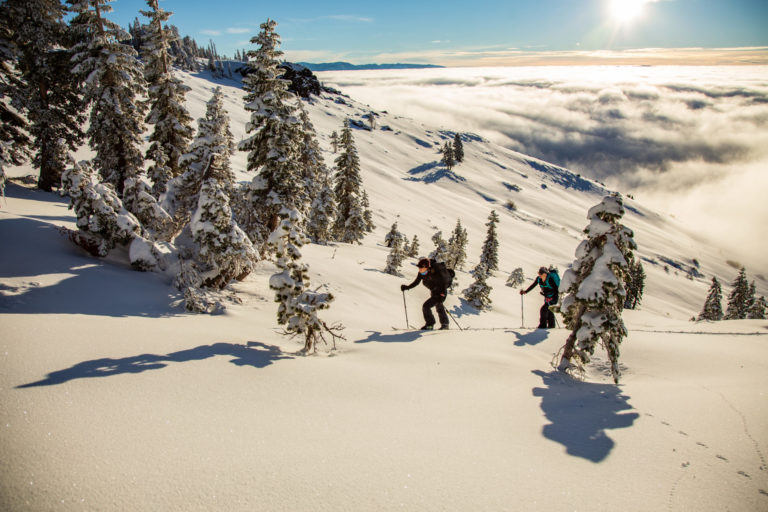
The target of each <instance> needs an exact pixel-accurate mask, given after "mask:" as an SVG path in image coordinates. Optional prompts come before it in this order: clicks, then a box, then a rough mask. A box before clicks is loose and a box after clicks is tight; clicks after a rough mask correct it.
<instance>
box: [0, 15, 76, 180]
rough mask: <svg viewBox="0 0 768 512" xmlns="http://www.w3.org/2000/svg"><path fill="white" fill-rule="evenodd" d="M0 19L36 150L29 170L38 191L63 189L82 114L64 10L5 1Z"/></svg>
mask: <svg viewBox="0 0 768 512" xmlns="http://www.w3.org/2000/svg"><path fill="white" fill-rule="evenodd" d="M3 10H4V12H3V15H4V16H6V15H7V16H9V18H8V19H7V20H6V22H7V24H8V25H7V26H8V27H9V28H11V37H12V38H13V40H14V41H15V44H16V47H17V48H18V50H19V59H18V69H19V70H20V71H21V75H22V78H23V80H24V81H23V84H24V86H23V87H21V88H20V89H19V91H18V92H19V94H20V98H21V101H22V103H23V105H24V107H25V109H26V113H27V118H28V119H29V123H30V124H29V133H30V135H31V136H32V138H33V147H34V150H35V155H34V159H33V161H32V165H33V166H34V167H36V168H37V169H39V171H40V173H39V178H38V183H37V185H38V188H40V189H42V190H48V191H50V190H52V188H53V187H58V186H59V185H60V183H61V174H62V172H64V168H65V167H66V166H67V159H68V154H69V151H74V150H75V149H77V148H78V147H79V146H80V144H81V143H82V141H83V137H84V133H83V131H82V128H81V127H82V125H83V124H84V122H85V114H84V111H85V108H84V107H83V104H82V100H81V97H80V94H79V88H80V83H79V81H78V80H77V78H76V77H75V76H73V75H72V74H71V73H70V72H69V71H70V68H71V63H70V60H71V58H72V54H71V53H70V52H69V51H68V50H66V49H65V47H66V45H67V43H68V42H67V25H66V24H65V22H64V5H63V4H62V3H61V2H60V1H59V0H6V2H4V4H3Z"/></svg>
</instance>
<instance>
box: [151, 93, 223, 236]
mask: <svg viewBox="0 0 768 512" xmlns="http://www.w3.org/2000/svg"><path fill="white" fill-rule="evenodd" d="M221 97H222V92H221V88H220V87H216V88H215V89H214V91H213V96H212V97H211V99H210V100H209V101H208V103H207V105H206V111H205V116H204V117H201V118H200V119H198V121H197V126H198V128H197V135H196V137H195V140H194V141H193V142H192V144H191V145H190V152H189V153H187V154H185V155H183V156H182V157H181V158H180V159H179V162H180V163H181V165H182V166H183V168H184V169H185V170H184V172H183V173H182V174H181V175H180V176H177V177H175V178H173V179H171V181H170V182H169V183H168V190H167V191H166V193H165V194H164V195H163V197H162V205H163V208H165V210H166V211H168V213H169V214H171V216H172V217H173V219H174V223H175V226H176V232H178V231H180V230H181V229H182V227H183V226H184V225H185V224H186V223H187V222H188V221H189V219H190V217H191V216H192V212H193V211H194V210H195V209H196V208H197V204H198V200H199V196H200V189H201V188H202V186H203V182H204V181H205V180H207V179H209V178H213V179H215V180H216V181H218V183H219V185H221V187H223V189H224V190H225V192H226V194H227V195H228V196H230V197H231V196H232V195H233V194H234V188H235V175H234V173H233V172H232V169H231V167H230V163H229V160H230V155H231V152H232V150H233V147H234V144H233V142H232V133H231V132H230V130H229V117H228V116H227V113H226V111H225V110H224V107H223V103H222V99H221Z"/></svg>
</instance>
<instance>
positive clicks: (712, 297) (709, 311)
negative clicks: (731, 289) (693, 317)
mask: <svg viewBox="0 0 768 512" xmlns="http://www.w3.org/2000/svg"><path fill="white" fill-rule="evenodd" d="M722 319H723V289H722V287H721V286H720V281H718V280H717V278H716V277H713V278H712V286H710V287H709V293H708V294H707V300H705V301H704V308H703V309H702V310H701V313H699V317H698V318H697V320H714V321H719V320H722Z"/></svg>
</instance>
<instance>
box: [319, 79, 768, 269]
mask: <svg viewBox="0 0 768 512" xmlns="http://www.w3.org/2000/svg"><path fill="white" fill-rule="evenodd" d="M319 76H320V79H321V80H322V81H323V82H324V83H325V84H326V85H330V86H333V87H336V88H339V89H341V90H342V91H343V92H344V93H347V94H349V95H350V96H352V97H353V98H355V99H356V100H358V101H362V102H364V103H368V104H369V105H370V106H371V108H373V109H375V110H386V111H388V112H389V113H391V114H397V115H402V116H407V117H412V118H414V119H417V120H424V121H429V122H430V123H437V124H440V125H442V127H444V128H445V129H448V130H456V131H462V132H464V131H466V132H474V133H477V134H480V135H482V136H484V137H486V138H488V139H490V140H492V141H494V142H497V143H499V144H501V145H503V146H505V147H508V148H511V149H514V150H516V151H519V152H521V153H525V154H528V155H532V156H535V157H537V158H541V159H543V160H546V161H549V162H552V163H555V164H558V165H562V166H564V167H567V168H569V169H571V170H573V171H575V172H578V173H581V174H583V175H585V176H588V177H591V178H595V179H598V180H600V181H602V182H604V183H605V184H606V185H608V186H609V187H611V188H613V189H615V190H618V191H620V192H622V193H624V194H632V195H633V196H634V197H635V199H637V200H639V201H641V202H642V203H643V204H646V205H649V206H652V207H655V208H657V209H659V210H661V211H663V212H667V213H669V214H672V215H674V216H675V217H676V218H677V219H678V220H680V221H681V222H683V223H685V224H687V225H688V226H690V228H691V230H693V231H695V232H699V233H700V234H701V235H702V236H704V237H705V238H708V239H710V240H712V243H714V244H716V245H718V246H721V247H725V248H732V249H733V252H732V253H731V254H737V255H741V256H742V259H743V264H745V265H747V266H748V270H749V266H750V265H751V266H752V268H753V269H754V270H755V271H759V272H768V263H766V262H768V258H766V256H765V255H766V253H767V252H768V236H766V231H768V229H766V225H768V67H765V66H718V67H702V66H674V67H673V66H653V67H643V66H561V67H515V68H442V69H423V70H397V71H355V72H325V73H319ZM729 252H730V251H729Z"/></svg>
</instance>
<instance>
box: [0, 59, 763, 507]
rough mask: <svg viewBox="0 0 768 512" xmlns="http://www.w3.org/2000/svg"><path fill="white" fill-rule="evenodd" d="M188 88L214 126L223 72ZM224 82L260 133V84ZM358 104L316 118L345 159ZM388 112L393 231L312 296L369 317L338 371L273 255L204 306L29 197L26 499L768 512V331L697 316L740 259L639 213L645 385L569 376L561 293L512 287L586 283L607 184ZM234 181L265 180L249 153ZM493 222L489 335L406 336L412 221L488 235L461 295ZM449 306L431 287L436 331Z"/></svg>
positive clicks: (319, 103) (10, 206)
mask: <svg viewBox="0 0 768 512" xmlns="http://www.w3.org/2000/svg"><path fill="white" fill-rule="evenodd" d="M181 75H182V76H183V77H184V80H185V81H186V83H187V84H188V85H190V86H191V87H192V91H191V92H190V93H189V95H188V97H187V98H188V108H189V110H190V111H191V113H192V115H193V116H194V117H199V116H201V115H202V113H203V111H204V105H205V101H207V100H208V99H209V97H210V95H211V88H212V87H213V86H214V85H215V83H214V81H211V80H210V79H209V77H207V76H206V75H194V76H192V75H186V74H181ZM218 83H219V84H220V85H222V86H223V87H224V88H225V94H226V105H227V108H228V110H229V112H230V114H231V121H232V125H231V126H232V130H233V132H234V133H235V135H236V137H237V138H239V137H242V136H243V135H244V125H245V122H246V120H247V117H248V116H247V114H246V112H245V111H244V110H243V109H242V100H241V98H242V91H240V90H239V89H238V88H237V84H236V83H235V82H232V81H229V80H219V81H218ZM342 99H343V101H344V103H340V102H338V100H339V97H337V96H327V97H323V98H320V99H316V100H314V101H313V103H312V104H310V105H308V110H309V111H310V115H311V117H312V121H313V123H314V125H315V128H316V129H317V131H318V133H319V136H320V141H321V145H322V146H323V148H324V149H325V150H326V153H325V158H326V162H327V163H328V164H332V160H333V154H332V153H331V152H330V142H329V136H330V133H331V132H332V131H333V130H337V131H338V130H340V128H341V124H342V121H343V119H344V118H345V117H350V118H352V119H357V120H362V116H363V115H365V114H368V113H369V111H370V109H368V108H367V107H366V106H364V105H360V104H357V103H355V102H354V101H353V100H352V99H350V98H342ZM377 114H378V116H377V125H378V129H376V130H375V131H367V130H363V129H359V130H355V132H354V133H355V140H356V144H357V148H358V150H359V153H360V159H361V164H362V171H363V180H364V183H365V187H366V189H367V191H368V193H369V196H370V200H371V207H372V209H373V211H374V214H375V221H376V224H377V228H376V232H375V233H374V234H372V235H369V236H368V237H367V238H366V239H365V241H364V243H363V244H362V245H359V246H349V245H345V244H332V245H329V246H316V245H307V246H305V247H304V248H303V254H304V261H305V262H306V263H308V264H309V265H310V273H311V276H312V285H313V286H318V285H326V286H327V287H328V288H329V289H330V290H332V291H333V292H334V293H335V295H336V296H337V299H336V301H335V302H334V303H333V304H332V305H331V308H330V309H329V310H327V311H324V312H322V314H321V317H322V318H324V319H326V320H327V321H329V322H334V321H339V322H341V323H343V324H344V325H345V326H346V327H347V328H346V330H345V336H346V338H347V340H346V341H344V342H341V343H340V344H339V346H338V350H337V351H335V352H332V353H331V354H332V355H333V356H334V357H307V358H304V357H300V356H297V355H296V351H297V350H298V349H299V348H300V347H301V344H300V343H298V342H296V341H295V340H289V339H286V338H284V337H283V336H281V335H280V334H279V332H278V330H277V325H276V322H275V313H276V304H274V302H273V295H272V293H271V292H270V290H269V288H268V284H267V282H268V279H269V275H270V274H271V273H272V272H274V266H273V265H272V264H270V263H268V262H263V263H261V264H260V266H259V268H258V271H257V272H255V273H253V274H251V275H250V276H249V277H248V278H247V279H246V280H245V281H243V282H240V283H236V284H235V285H233V289H234V290H236V291H237V294H238V297H239V298H240V299H241V300H242V304H232V305H231V306H230V307H229V308H228V310H227V311H226V312H225V313H224V314H221V315H215V316H209V315H191V314H187V313H185V312H184V311H183V310H182V309H180V308H178V307H174V306H173V303H174V301H176V300H178V298H179V297H178V293H177V292H176V291H175V290H174V289H173V288H172V287H171V286H170V283H168V282H167V281H165V278H164V277H163V276H161V275H159V274H153V273H139V272H135V271H133V270H131V269H130V268H129V267H128V266H127V265H126V264H125V255H124V254H122V253H120V251H115V252H114V253H113V254H111V255H110V257H109V258H107V259H106V260H96V259H93V258H92V257H90V256H88V255H86V254H85V253H83V252H82V251H81V250H79V249H78V248H77V247H75V246H73V245H71V244H70V243H69V242H68V241H67V240H66V239H65V238H64V237H62V236H60V235H59V234H58V233H57V232H56V229H55V227H56V226H67V227H70V228H71V227H74V217H73V215H72V212H71V211H69V210H67V207H66V204H67V203H66V199H64V198H60V197H58V196H56V195H54V194H47V193H43V192H39V191H36V190H34V189H32V188H25V187H22V186H20V185H18V184H16V183H12V184H10V185H9V186H8V188H7V191H6V192H7V198H6V199H5V200H2V203H1V206H2V207H1V208H0V238H1V239H2V240H3V248H2V250H0V332H2V336H0V404H1V405H2V407H0V430H1V431H2V437H1V438H0V460H2V461H3V465H2V469H1V470H0V471H1V473H0V509H2V510H11V511H17V510H83V509H86V510H174V509H175V510H292V511H293V510H329V511H330V510H333V511H337V510H392V509H404V510H456V511H459V510H574V509H580V508H587V509H592V510H611V509H622V510H660V509H669V510H712V511H714V510H725V509H729V510H737V511H742V510H743V511H747V510H759V509H762V508H765V507H766V504H767V503H768V469H767V467H766V459H765V457H766V453H768V447H766V446H765V441H764V437H765V436H764V435H762V433H764V432H767V431H768V414H766V407H765V396H764V390H765V389H766V387H767V386H768V378H767V377H766V373H765V371H764V370H765V366H766V364H768V345H766V340H767V339H768V338H767V337H766V336H767V335H768V331H766V322H765V321H729V322H718V323H692V322H689V321H688V318H690V317H691V316H693V315H695V314H697V313H698V312H699V310H700V308H701V306H702V304H703V301H704V298H705V296H706V291H707V288H708V285H709V279H710V278H711V276H712V275H717V276H718V277H719V278H721V280H722V281H724V282H725V283H729V282H730V281H732V279H733V277H735V275H736V273H737V270H736V269H735V268H733V263H729V261H731V262H737V261H738V254H725V253H721V252H720V250H718V249H714V248H711V247H708V246H706V245H704V244H702V243H700V242H699V241H698V240H697V239H696V237H695V236H694V235H692V234H690V233H687V232H686V230H685V228H684V227H683V226H679V225H678V224H677V223H676V222H675V221H674V219H670V218H664V217H661V216H659V215H657V214H655V213H654V212H652V211H650V210H648V209H647V208H644V207H643V206H642V205H640V204H636V203H635V202H634V201H632V200H630V199H627V201H626V204H627V206H628V207H629V208H628V213H627V215H626V216H625V218H624V223H625V224H626V225H627V226H629V227H630V228H632V229H633V230H634V231H635V240H636V241H637V243H638V246H639V251H638V252H639V254H640V256H641V257H642V258H643V259H644V264H645V269H646V273H647V274H648V279H647V282H646V289H645V295H644V300H643V304H642V306H641V308H640V309H639V310H637V311H626V312H625V314H624V318H625V320H626V322H627V324H628V327H629V330H630V334H629V337H628V338H627V340H626V341H625V343H624V345H623V347H622V359H621V361H622V365H623V372H624V377H623V380H622V385H621V386H620V387H617V386H614V385H613V384H612V381H611V380H610V376H609V373H610V372H609V371H608V369H607V366H606V364H605V361H604V360H603V358H598V359H597V361H596V362H595V363H594V364H593V365H590V367H589V368H588V369H587V375H586V381H585V382H577V381H574V380H572V379H570V378H569V377H566V376H563V375H561V374H558V373H557V372H554V371H553V370H552V367H551V366H550V361H551V360H552V357H553V354H554V353H555V352H557V350H558V349H559V348H560V347H561V346H562V344H563V342H564V340H565V338H566V336H567V332H566V331H565V330H562V329H555V330H552V331H536V330H533V329H531V327H533V326H535V322H536V319H537V316H538V308H539V307H540V305H541V302H540V297H539V296H538V295H537V294H535V293H531V294H529V295H527V296H525V299H524V302H522V301H521V298H520V295H519V294H518V291H517V290H515V289H512V288H509V287H506V286H505V285H504V283H505V281H506V278H507V276H508V275H509V273H510V272H511V271H512V270H513V269H515V268H516V267H522V268H523V269H524V270H525V272H526V274H527V275H529V276H531V278H532V277H533V272H534V271H535V269H537V268H538V267H539V266H541V265H543V264H555V265H557V266H559V267H560V269H561V270H564V268H565V267H566V266H567V265H568V264H569V263H570V262H571V260H572V259H573V254H574V250H575V248H576V246H577V245H578V243H579V241H580V239H581V230H582V229H583V228H584V227H585V226H586V223H587V219H586V213H587V210H588V209H589V208H590V207H591V206H593V205H594V204H596V203H598V202H599V201H600V199H601V197H602V196H603V195H604V194H605V193H606V191H605V190H604V189H603V188H602V186H601V185H599V184H597V183H594V182H591V181H589V180H586V179H582V178H579V177H577V176H575V175H572V174H570V173H568V172H567V171H565V170H564V169H560V168H558V167H556V166H552V165H549V164H547V163H545V162H541V161H537V160H535V159H531V158H528V157H526V156H525V155H521V154H518V153H514V152H511V151H508V150H506V149H504V148H501V147H499V146H497V145H494V144H491V143H488V142H486V141H483V140H481V139H479V138H477V137H473V136H471V134H467V136H466V138H465V143H464V148H465V153H466V159H465V162H464V163H462V164H461V165H459V166H457V167H456V168H454V169H453V171H452V172H451V173H447V172H446V171H445V169H444V168H443V167H442V166H441V165H439V164H438V161H439V158H440V157H439V155H438V153H437V149H438V146H439V145H441V144H442V143H443V142H444V141H445V140H447V139H448V137H452V136H453V134H452V133H448V132H445V131H443V130H444V127H440V126H431V125H430V124H429V120H415V119H407V118H398V117H395V116H392V115H389V114H387V113H386V112H377ZM385 127H386V128H385ZM87 154H88V152H87V150H83V151H81V156H87ZM234 167H235V169H236V171H237V172H238V176H239V178H240V179H242V180H246V179H249V176H248V174H247V173H245V172H244V168H245V155H244V154H238V155H236V156H235V158H234ZM27 172H29V168H23V169H15V170H12V171H11V175H14V174H15V175H23V174H25V173H27ZM518 188H519V191H518V190H517V189H518ZM509 201H512V202H514V204H515V206H516V209H515V210H514V211H513V210H510V209H508V208H507V207H506V206H505V205H506V204H507V203H508V202H509ZM492 209H495V210H496V211H497V213H498V214H499V215H500V217H501V222H500V224H499V226H498V233H499V239H500V243H501V245H500V249H499V256H500V262H501V269H502V270H501V271H500V272H497V273H496V276H495V277H493V278H491V279H490V280H489V282H490V284H491V285H492V286H493V291H492V293H491V298H492V299H493V309H492V310H491V311H489V312H483V313H478V312H477V311H475V310H474V309H472V308H471V307H469V306H467V305H466V304H465V303H463V302H462V301H461V300H460V299H459V298H458V297H456V296H453V297H450V298H449V300H448V302H447V306H448V309H449V310H450V311H451V313H452V314H453V316H454V318H455V320H456V321H457V322H458V323H459V324H461V326H462V327H464V328H467V327H472V328H475V329H476V330H471V331H465V332H460V331H458V329H456V328H455V327H456V326H455V324H452V326H451V327H452V328H453V330H452V331H449V332H435V333H426V334H422V333H419V332H401V331H393V330H392V327H393V326H394V327H404V326H405V311H404V303H403V300H404V299H403V294H401V292H400V289H399V285H400V284H402V283H406V282H410V281H411V280H412V279H413V278H414V277H415V268H414V267H413V263H414V261H408V262H407V264H406V265H405V266H404V268H403V272H404V276H403V277H402V278H398V277H394V276H390V275H387V274H384V273H383V272H382V270H383V268H384V266H385V264H386V256H387V252H388V249H386V248H385V247H384V246H383V243H382V242H383V238H384V235H385V233H386V232H387V231H388V230H389V227H390V226H391V224H392V223H393V222H395V221H397V222H398V226H399V229H400V231H402V232H403V233H405V234H406V235H407V236H408V237H409V238H411V237H412V236H413V235H414V234H416V235H418V237H419V239H420V241H421V247H422V251H421V252H422V253H425V254H426V253H428V252H430V251H431V250H432V244H431V242H430V238H431V236H432V234H434V232H435V231H437V230H442V231H443V235H444V237H446V238H447V236H448V235H449V233H450V231H451V230H452V229H453V227H454V225H455V223H456V220H457V219H458V218H461V221H462V224H463V225H464V226H465V227H466V228H467V230H468V231H469V240H470V243H469V248H468V259H469V261H468V264H467V267H466V268H465V269H464V270H463V271H459V272H458V275H457V279H458V280H459V283H460V285H459V287H458V289H459V290H461V289H463V288H464V287H466V286H467V285H468V284H469V283H470V281H471V280H470V276H469V275H468V273H467V271H468V270H469V269H471V268H472V267H473V266H474V265H475V264H476V263H477V260H478V257H479V252H480V246H481V244H482V242H483V240H484V237H485V232H486V228H485V223H486V221H487V217H488V215H489V213H490V211H491V210H492ZM694 258H695V259H696V260H697V261H698V262H699V264H698V266H697V265H696V264H694V262H693V259H694ZM665 266H666V267H668V269H669V272H667V271H666V270H665ZM694 269H695V270H694ZM748 270H749V271H750V272H749V273H750V278H756V274H757V273H758V272H764V271H765V269H748ZM699 274H701V275H700V276H699ZM689 276H690V277H692V279H689ZM756 284H757V286H758V290H759V292H760V293H762V294H764V293H765V292H766V284H765V281H764V280H762V279H761V278H756ZM726 288H727V286H726ZM425 298H426V291H425V290H423V289H414V290H411V291H410V292H407V293H406V295H405V301H406V304H405V306H406V307H407V312H408V315H409V320H410V323H411V324H412V325H420V321H421V318H420V317H421V315H420V306H421V302H422V301H423V300H424V299H425ZM521 311H523V312H524V318H521ZM523 325H525V326H526V327H527V328H522V326H523ZM326 354H328V353H327V352H325V351H323V350H321V353H320V355H321V356H323V355H326Z"/></svg>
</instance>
